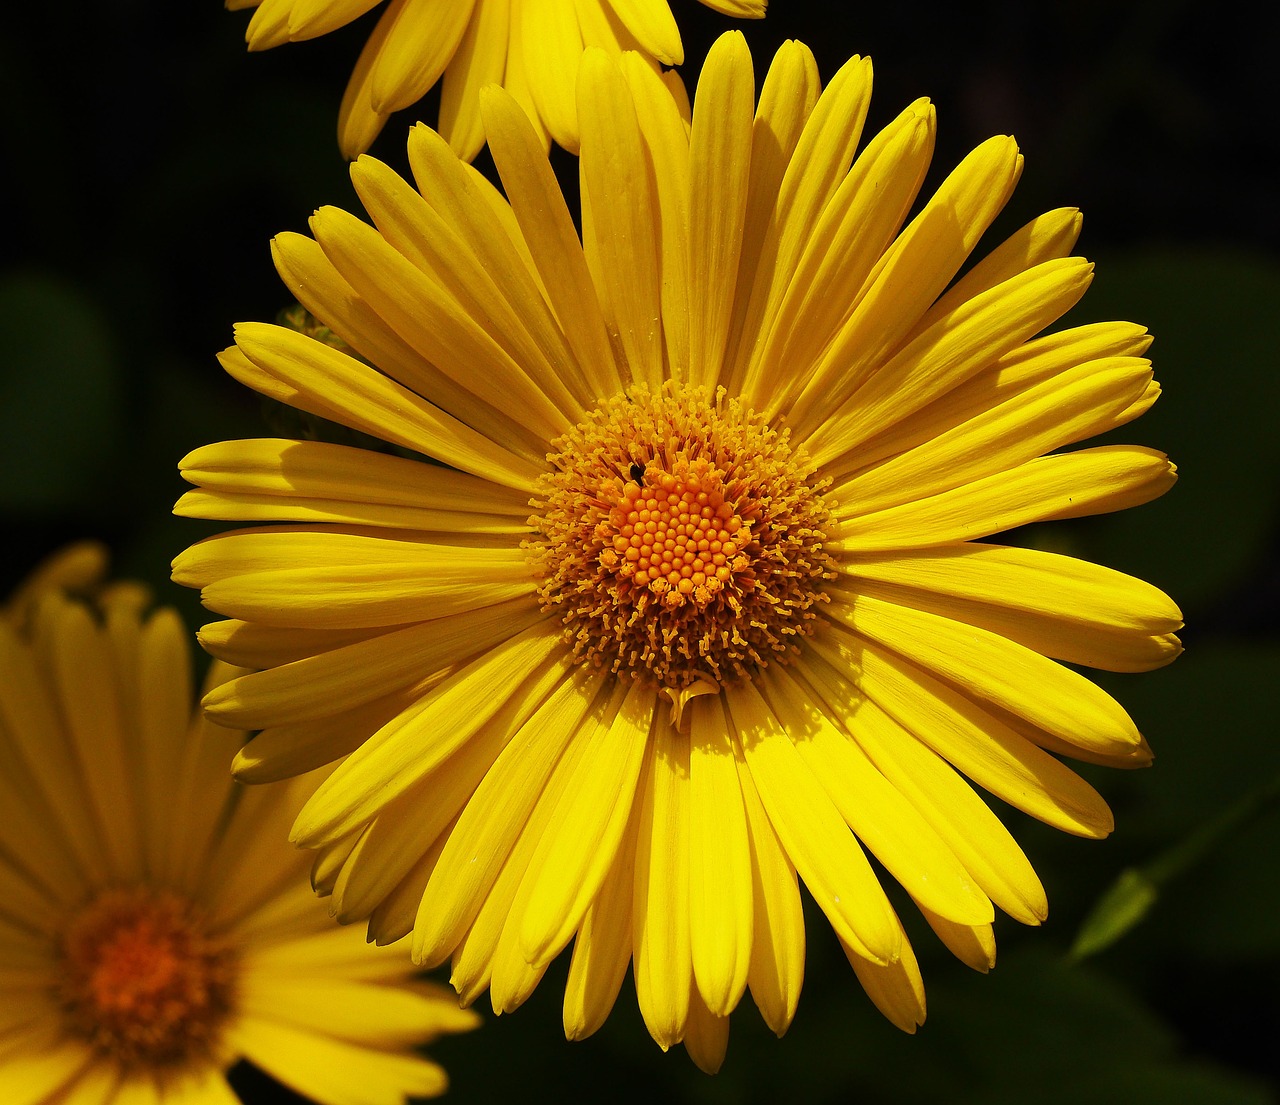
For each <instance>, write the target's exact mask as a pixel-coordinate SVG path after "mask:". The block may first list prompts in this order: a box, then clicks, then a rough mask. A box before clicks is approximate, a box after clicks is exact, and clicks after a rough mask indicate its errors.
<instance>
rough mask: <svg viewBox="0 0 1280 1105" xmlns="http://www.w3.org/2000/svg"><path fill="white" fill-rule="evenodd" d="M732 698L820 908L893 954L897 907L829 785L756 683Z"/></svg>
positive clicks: (869, 948)
mask: <svg viewBox="0 0 1280 1105" xmlns="http://www.w3.org/2000/svg"><path fill="white" fill-rule="evenodd" d="M726 698H727V699H728V705H729V712H730V714H731V715H732V719H733V725H734V729H735V730H736V734H737V735H736V739H737V741H738V743H739V746H740V747H741V749H742V752H743V754H744V756H745V757H746V761H747V767H748V768H749V769H750V771H751V778H752V781H753V782H754V783H755V785H756V791H757V793H758V794H759V795H760V801H761V804H762V805H763V806H764V809H765V812H766V813H767V814H768V815H769V821H770V823H771V824H772V825H773V827H774V829H775V831H776V832H777V834H778V839H779V840H780V841H781V842H782V846H783V848H784V849H785V850H786V852H787V855H788V856H789V857H790V859H791V862H792V863H794V864H795V867H796V870H797V871H798V872H799V873H800V877H801V878H802V879H804V881H805V885H806V886H808V888H809V892H810V893H811V894H812V895H813V897H814V900H815V901H816V902H817V903H818V908H819V909H821V910H822V912H823V913H825V914H826V916H827V919H828V920H829V921H830V922H831V925H832V927H833V928H834V929H835V930H836V932H837V934H838V935H839V936H840V938H841V939H842V940H844V941H845V942H846V943H847V944H849V945H851V946H852V947H854V948H856V949H857V950H858V954H859V955H862V956H864V957H865V958H867V959H872V960H875V961H877V962H888V961H889V960H892V959H893V958H895V957H896V956H897V955H898V950H899V944H900V936H899V932H898V929H897V925H896V922H895V920H894V917H893V910H892V909H891V908H890V907H889V901H888V899H887V898H886V897H885V895H884V890H883V889H882V888H881V886H880V884H879V882H878V881H877V879H876V876H875V872H874V871H872V869H871V865H870V863H868V862H867V858H866V856H865V855H864V854H863V852H862V849H861V847H860V846H859V845H858V842H857V840H856V839H855V838H854V836H853V834H852V833H851V832H850V831H849V828H848V826H847V825H846V824H845V823H844V819H843V818H842V817H841V816H840V814H839V812H838V811H837V810H836V808H835V806H834V805H832V803H831V799H830V798H828V797H827V794H826V791H824V790H823V789H822V784H821V783H819V782H818V780H817V778H815V777H814V775H813V772H812V771H810V770H809V767H808V765H807V764H806V763H805V762H804V761H803V760H802V759H801V757H800V754H799V753H798V752H797V751H796V749H795V746H794V745H793V744H792V743H791V740H790V738H789V737H788V736H787V732H786V730H785V729H784V728H783V727H782V723H781V722H780V721H779V720H778V718H777V716H776V715H775V714H774V713H773V711H772V710H771V709H770V708H769V706H768V704H767V703H766V702H765V701H764V699H763V698H761V697H760V693H759V691H757V690H756V688H755V686H754V685H753V684H751V683H743V684H740V685H735V686H732V687H730V688H728V689H727V691H726Z"/></svg>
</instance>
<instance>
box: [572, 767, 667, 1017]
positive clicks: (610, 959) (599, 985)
mask: <svg viewBox="0 0 1280 1105" xmlns="http://www.w3.org/2000/svg"><path fill="white" fill-rule="evenodd" d="M652 748H653V745H652V744H651V743H650V744H647V745H646V752H645V754H646V759H647V758H648V757H649V756H651V755H652ZM650 770H651V769H650V768H649V767H648V765H647V764H645V765H642V766H641V775H642V776H644V775H647V774H648V773H649V771H650ZM639 824H640V815H639V803H634V804H633V806H632V810H631V820H630V822H629V823H628V825H627V831H626V833H625V835H624V836H623V839H622V843H621V844H619V845H618V850H617V852H616V854H615V855H614V857H613V867H612V868H610V870H609V874H608V875H606V876H605V880H604V882H603V883H602V884H601V887H600V892H599V894H597V895H596V899H595V901H593V902H592V903H591V907H590V908H589V909H588V910H587V913H586V916H585V917H583V919H582V927H581V928H579V929H578V935H577V937H576V939H575V940H574V942H573V958H572V960H571V961H570V963H569V977H568V980H567V981H566V982H565V987H564V1011H563V1019H564V1034H565V1038H566V1039H568V1040H585V1039H586V1038H587V1037H588V1036H590V1035H591V1034H592V1033H593V1032H595V1031H596V1030H597V1029H598V1028H599V1027H600V1026H601V1025H602V1024H604V1022H605V1018H606V1017H608V1015H609V1013H610V1011H611V1010H612V1009H613V1004H614V1002H615V1001H617V999H618V991H619V990H621V989H622V981H623V979H624V978H625V977H626V974H627V967H628V965H629V964H630V963H631V948H632V923H631V907H632V902H631V899H632V896H633V894H634V889H633V887H634V883H635V868H636V829H637V827H638V826H639Z"/></svg>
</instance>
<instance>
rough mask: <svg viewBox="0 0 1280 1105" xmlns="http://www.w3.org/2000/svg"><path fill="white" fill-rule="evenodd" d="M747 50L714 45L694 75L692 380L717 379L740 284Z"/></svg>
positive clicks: (747, 168) (746, 179)
mask: <svg viewBox="0 0 1280 1105" xmlns="http://www.w3.org/2000/svg"><path fill="white" fill-rule="evenodd" d="M754 85H755V81H754V74H753V72H752V66H751V51H750V50H748V49H747V43H746V39H744V38H743V37H742V35H741V34H727V35H724V36H723V37H721V38H719V39H717V40H716V43H715V44H714V45H713V46H712V48H711V51H710V52H709V53H708V54H707V60H706V62H705V63H704V64H703V67H702V73H701V75H700V76H699V78H698V94H697V100H698V114H697V116H696V118H695V119H694V122H693V129H692V131H691V132H690V135H689V197H690V215H689V239H688V252H689V273H690V276H689V294H690V302H689V343H690V348H689V366H688V369H689V376H688V378H689V380H690V381H691V382H693V383H696V384H704V385H707V386H710V385H712V384H714V383H715V382H716V381H718V380H719V378H720V367H721V363H722V361H723V359H724V352H725V341H726V340H727V337H728V333H729V325H730V322H731V319H732V311H733V301H734V296H735V293H736V292H737V285H738V262H739V258H740V253H741V248H742V235H743V230H744V225H745V220H746V213H747V192H748V187H749V185H750V177H751V158H752V152H751V132H752V128H753V114H754V113H753V110H752V101H753V98H754V93H755V87H754Z"/></svg>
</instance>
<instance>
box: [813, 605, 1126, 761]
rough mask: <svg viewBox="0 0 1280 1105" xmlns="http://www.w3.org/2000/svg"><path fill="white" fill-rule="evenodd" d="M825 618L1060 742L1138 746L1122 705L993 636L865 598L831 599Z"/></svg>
mask: <svg viewBox="0 0 1280 1105" xmlns="http://www.w3.org/2000/svg"><path fill="white" fill-rule="evenodd" d="M827 611H828V616H829V617H830V618H832V620H834V621H838V622H840V623H841V624H843V625H846V626H848V627H849V628H851V629H852V630H853V631H854V632H855V633H857V634H858V635H859V636H861V637H865V638H870V639H871V640H873V641H876V642H877V643H879V644H880V645H882V646H884V647H885V648H887V649H890V650H891V651H893V652H896V653H897V654H898V655H900V656H903V657H905V658H906V659H907V660H909V661H910V662H911V663H912V664H913V665H915V666H917V667H920V668H923V669H924V670H925V671H928V672H931V673H933V674H934V675H935V676H937V677H938V678H940V679H943V680H945V681H946V682H947V683H950V684H952V685H953V686H955V687H957V688H958V689H959V690H960V691H961V692H962V693H963V694H964V695H966V696H967V697H969V698H972V699H975V700H976V701H978V702H979V703H987V704H990V705H992V706H995V707H997V708H998V709H1001V710H1007V711H1008V712H1009V713H1011V714H1014V715H1016V716H1017V717H1021V718H1025V719H1026V720H1027V721H1028V722H1030V723H1031V724H1032V725H1035V726H1036V727H1037V728H1040V729H1044V730H1046V731H1047V732H1049V733H1052V734H1053V735H1055V736H1057V737H1060V738H1061V739H1062V740H1065V741H1068V742H1070V743H1072V744H1078V745H1081V746H1082V747H1085V748H1093V749H1096V750H1098V751H1100V752H1104V753H1107V752H1123V751H1124V750H1126V749H1127V748H1131V747H1133V746H1134V745H1136V744H1137V743H1138V741H1139V740H1140V739H1141V738H1140V736H1139V734H1138V730H1137V728H1136V726H1134V724H1133V722H1132V720H1130V718H1129V715H1128V714H1126V713H1125V712H1124V710H1123V709H1122V708H1121V706H1120V704H1119V703H1118V702H1116V700H1115V699H1114V698H1112V697H1111V696H1110V695H1109V694H1107V693H1106V692H1105V691H1103V690H1101V689H1099V688H1098V687H1097V686H1096V685H1095V684H1094V683H1092V682H1090V681H1089V680H1088V679H1086V678H1085V677H1084V676H1082V675H1079V674H1078V673H1076V672H1074V671H1072V670H1071V669H1070V668H1065V667H1063V666H1062V665H1061V664H1056V663H1054V662H1053V661H1052V660H1048V659H1046V658H1045V657H1043V656H1041V655H1040V654H1039V653H1037V652H1033V651H1032V650H1031V649H1028V648H1025V647H1023V646H1022V645H1019V644H1017V643H1015V642H1013V641H1010V640H1008V639H1007V638H1004V637H1001V636H1000V635H999V634H996V633H990V632H988V631H986V630H983V629H979V628H978V627H976V626H972V625H967V624H965V623H963V622H957V621H953V620H951V619H950V618H944V617H940V616H938V615H936V614H930V613H927V612H925V611H923V610H916V609H913V608H911V607H908V606H899V605H897V604H895V603H892V602H886V601H884V600H883V599H878V598H872V597H871V596H869V595H866V594H855V593H853V592H850V591H842V592H840V593H839V594H838V595H835V596H833V601H832V602H831V603H829V604H828V607H827Z"/></svg>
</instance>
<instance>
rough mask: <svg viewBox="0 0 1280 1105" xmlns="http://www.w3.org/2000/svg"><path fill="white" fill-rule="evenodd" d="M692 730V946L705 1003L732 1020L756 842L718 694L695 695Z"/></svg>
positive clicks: (746, 951)
mask: <svg viewBox="0 0 1280 1105" xmlns="http://www.w3.org/2000/svg"><path fill="white" fill-rule="evenodd" d="M690 710H691V715H692V722H691V728H690V733H689V801H690V811H689V843H690V846H691V851H690V864H689V907H690V914H689V943H690V948H691V950H692V954H693V977H694V981H695V982H696V983H697V990H698V991H699V993H700V994H701V1000H702V1002H703V1003H705V1005H706V1008H707V1009H708V1010H709V1011H710V1013H711V1014H713V1015H714V1016H715V1017H727V1016H728V1015H729V1014H730V1013H731V1012H732V1011H733V1009H734V1007H735V1006H736V1005H737V1004H738V1001H739V999H741V997H742V992H743V990H744V989H745V988H746V985H747V974H748V971H749V969H750V965H751V945H752V940H753V931H752V920H753V914H754V909H755V906H754V901H753V897H752V880H751V860H750V844H749V842H748V837H747V816H746V811H745V808H744V807H743V800H742V789H741V787H740V785H739V783H738V769H737V765H736V763H735V760H734V751H733V739H732V737H731V736H730V733H729V727H728V719H727V718H726V717H725V715H724V708H723V706H722V705H721V703H720V701H719V696H716V698H715V699H714V700H713V699H712V698H711V696H706V697H704V698H702V699H695V700H694V701H693V702H692V703H691V704H690Z"/></svg>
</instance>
